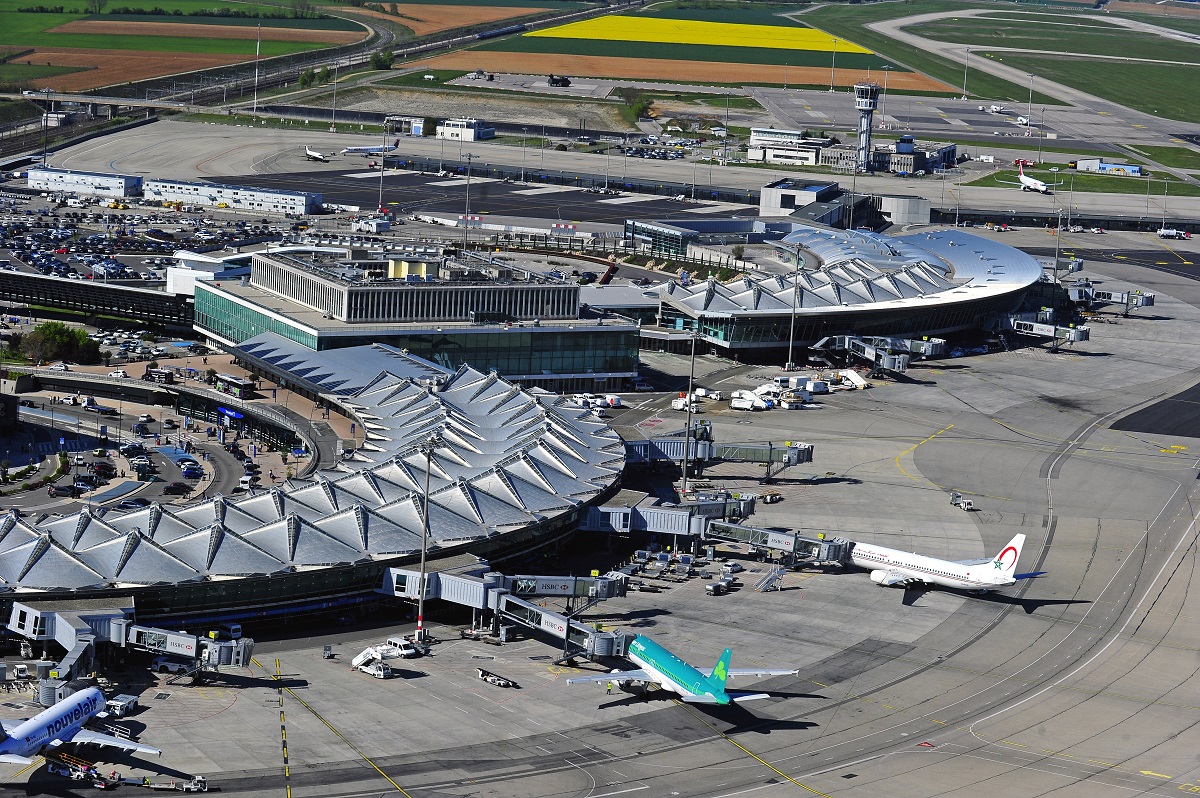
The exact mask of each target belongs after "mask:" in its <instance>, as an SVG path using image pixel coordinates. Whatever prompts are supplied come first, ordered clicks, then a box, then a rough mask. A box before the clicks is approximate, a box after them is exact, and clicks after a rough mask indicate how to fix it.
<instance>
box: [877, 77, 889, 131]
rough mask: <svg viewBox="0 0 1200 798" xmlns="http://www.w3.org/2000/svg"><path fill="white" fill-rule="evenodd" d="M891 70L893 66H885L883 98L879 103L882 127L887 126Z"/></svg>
mask: <svg viewBox="0 0 1200 798" xmlns="http://www.w3.org/2000/svg"><path fill="white" fill-rule="evenodd" d="M891 71H892V67H890V66H884V67H883V100H882V101H881V102H880V104H879V105H880V108H879V121H880V125H879V126H880V127H886V126H887V84H888V74H889V73H890V72H891Z"/></svg>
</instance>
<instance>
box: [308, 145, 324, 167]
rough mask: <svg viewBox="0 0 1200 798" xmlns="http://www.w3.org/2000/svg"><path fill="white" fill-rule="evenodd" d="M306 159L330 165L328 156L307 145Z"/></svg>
mask: <svg viewBox="0 0 1200 798" xmlns="http://www.w3.org/2000/svg"><path fill="white" fill-rule="evenodd" d="M304 157H305V158H307V159H308V160H310V161H320V162H321V163H329V156H328V155H322V154H321V153H319V152H317V151H316V150H314V149H313V148H312V147H309V146H307V145H305V147H304Z"/></svg>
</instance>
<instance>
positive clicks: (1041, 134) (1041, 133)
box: [1038, 105, 1075, 179]
mask: <svg viewBox="0 0 1200 798" xmlns="http://www.w3.org/2000/svg"><path fill="white" fill-rule="evenodd" d="M1044 138H1046V106H1044V105H1043V106H1042V114H1041V117H1040V118H1039V119H1038V163H1041V162H1042V140H1043V139H1044ZM1074 177H1075V175H1074V174H1072V175H1071V178H1072V179H1074Z"/></svg>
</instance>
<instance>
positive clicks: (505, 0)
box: [147, 0, 594, 11]
mask: <svg viewBox="0 0 1200 798" xmlns="http://www.w3.org/2000/svg"><path fill="white" fill-rule="evenodd" d="M148 1H149V0H147V2H148ZM397 2H400V3H401V4H403V5H422V6H489V7H491V8H546V9H555V10H563V11H574V10H576V9H579V8H587V7H588V6H592V5H594V3H588V2H575V1H574V0H397ZM342 5H349V3H342Z"/></svg>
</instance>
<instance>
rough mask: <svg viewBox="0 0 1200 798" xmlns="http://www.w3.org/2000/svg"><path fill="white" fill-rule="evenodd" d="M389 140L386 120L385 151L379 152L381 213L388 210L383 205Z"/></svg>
mask: <svg viewBox="0 0 1200 798" xmlns="http://www.w3.org/2000/svg"><path fill="white" fill-rule="evenodd" d="M387 140H388V129H387V123H386V122H385V123H384V125H383V152H381V153H379V212H380V213H381V214H382V213H386V212H387V211H386V209H385V208H384V207H383V173H384V172H386V171H387V168H386V167H387V164H386V162H385V161H384V159H385V158H387Z"/></svg>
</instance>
